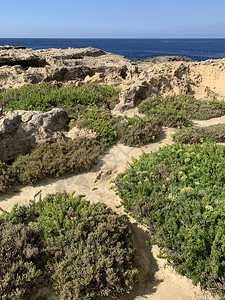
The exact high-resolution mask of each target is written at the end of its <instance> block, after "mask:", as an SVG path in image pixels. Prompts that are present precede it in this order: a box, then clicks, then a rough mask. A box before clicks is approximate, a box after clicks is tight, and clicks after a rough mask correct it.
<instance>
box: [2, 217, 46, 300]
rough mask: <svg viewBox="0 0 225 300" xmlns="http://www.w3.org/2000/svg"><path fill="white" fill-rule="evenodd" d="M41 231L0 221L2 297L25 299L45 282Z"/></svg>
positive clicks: (11, 299)
mask: <svg viewBox="0 0 225 300" xmlns="http://www.w3.org/2000/svg"><path fill="white" fill-rule="evenodd" d="M41 261H42V262H43V253H42V244H41V235H40V232H39V230H37V229H34V228H33V227H31V226H26V225H23V224H15V225H13V224H11V223H10V222H9V223H6V224H5V223H4V224H0V298H1V299H2V300H15V299H16V300H24V299H27V298H28V296H30V295H31V291H32V288H34V286H37V285H38V284H39V283H41V282H42V281H43V270H42V268H41V267H42V264H41V263H40V262H41Z"/></svg>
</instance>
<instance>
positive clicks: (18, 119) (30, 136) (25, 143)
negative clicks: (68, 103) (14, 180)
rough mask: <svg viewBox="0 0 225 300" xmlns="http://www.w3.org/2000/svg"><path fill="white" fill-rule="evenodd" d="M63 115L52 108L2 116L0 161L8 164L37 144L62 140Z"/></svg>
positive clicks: (65, 119)
mask: <svg viewBox="0 0 225 300" xmlns="http://www.w3.org/2000/svg"><path fill="white" fill-rule="evenodd" d="M68 120H69V118H68V116H67V113H66V112H65V111H64V110H63V109H59V108H54V109H52V110H51V111H49V112H46V113H41V112H35V111H22V110H18V111H15V112H7V113H4V114H3V115H2V116H1V118H0V140H1V143H0V156H1V157H0V160H1V161H2V162H9V161H12V160H14V159H15V158H16V157H17V156H19V155H24V154H27V153H28V152H29V151H30V150H31V149H33V148H35V146H36V145H37V144H38V143H43V142H60V141H65V140H66V139H67V137H66V136H65V135H64V134H63V132H62V130H63V129H64V128H65V126H66V124H67V123H68Z"/></svg>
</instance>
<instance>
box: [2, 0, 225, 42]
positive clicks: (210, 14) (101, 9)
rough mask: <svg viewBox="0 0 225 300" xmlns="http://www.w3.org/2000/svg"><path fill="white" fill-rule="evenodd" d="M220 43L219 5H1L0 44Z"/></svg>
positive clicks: (223, 34) (41, 1)
mask: <svg viewBox="0 0 225 300" xmlns="http://www.w3.org/2000/svg"><path fill="white" fill-rule="evenodd" d="M13 37H14V38H16V37H17V38H32V37H33V38H107V37H108V38H225V1H224V0H204V1H203V0H188V1H186V0H154V1H152V0H114V1H110V0H104V1H103V0H83V1H82V0H79V1H78V0H38V1H36V0H35V1H33V0H6V1H4V0H0V38H13Z"/></svg>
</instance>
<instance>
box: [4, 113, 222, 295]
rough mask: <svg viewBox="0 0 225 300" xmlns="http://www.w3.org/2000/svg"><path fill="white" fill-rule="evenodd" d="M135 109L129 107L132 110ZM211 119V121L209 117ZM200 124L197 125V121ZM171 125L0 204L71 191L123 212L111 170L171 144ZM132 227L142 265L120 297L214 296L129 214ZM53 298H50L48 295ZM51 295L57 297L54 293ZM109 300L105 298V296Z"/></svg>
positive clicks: (6, 206) (17, 192) (13, 193)
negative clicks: (171, 261) (171, 263)
mask: <svg viewBox="0 0 225 300" xmlns="http://www.w3.org/2000/svg"><path fill="white" fill-rule="evenodd" d="M135 112H136V111H135V110H134V111H132V114H133V113H135ZM129 115H131V114H129ZM212 120H213V121H212ZM212 120H208V121H200V122H198V124H196V125H198V126H208V125H211V124H210V122H213V124H218V123H225V117H222V118H217V119H212ZM199 124H201V125H199ZM172 133H174V129H171V128H163V130H162V134H161V136H160V138H158V139H157V140H156V141H155V142H154V143H151V144H149V145H147V146H143V147H127V146H124V145H121V144H117V145H115V146H113V147H112V148H110V149H109V150H108V151H107V152H106V153H105V154H104V155H103V156H102V157H101V158H100V161H99V163H98V164H97V165H96V166H95V167H94V168H93V169H92V170H91V171H89V172H86V173H82V174H79V175H72V176H65V177H62V178H60V179H54V180H53V179H48V180H44V181H43V182H40V183H38V184H36V185H34V186H27V187H19V186H17V187H15V188H14V190H12V191H11V192H10V193H8V194H7V195H2V196H1V197H0V207H2V208H3V209H6V210H10V209H11V208H12V207H13V205H14V204H16V203H19V204H20V205H22V204H27V203H28V202H29V200H30V199H34V196H35V194H36V193H37V192H39V191H41V194H42V196H43V197H44V196H45V195H46V194H49V193H56V192H64V191H66V192H68V193H70V192H72V191H74V190H75V191H76V193H77V194H85V195H86V196H87V199H89V200H90V201H91V202H92V203H94V202H103V203H105V204H107V205H108V206H109V207H111V208H112V209H113V210H114V211H116V212H117V213H119V214H124V212H123V209H122V208H121V207H120V208H118V205H119V204H120V199H119V197H117V196H116V195H115V193H114V192H113V191H112V190H111V189H109V187H110V183H109V181H110V179H111V178H113V177H114V176H115V174H114V171H115V170H117V171H118V172H122V171H124V170H125V167H126V162H128V161H130V160H131V158H132V157H136V158H138V157H139V156H140V155H141V153H142V151H145V152H147V153H148V152H151V151H157V150H158V149H159V148H160V147H162V146H164V145H166V144H172V143H173V141H172V138H171V134H172ZM129 219H130V222H131V226H132V228H133V231H134V242H135V245H136V248H137V251H138V254H139V257H140V265H141V266H142V269H143V272H142V280H141V281H140V283H139V284H137V285H136V286H135V287H134V289H133V291H132V292H131V294H130V295H126V296H124V297H122V298H118V300H119V299H123V300H193V299H198V300H213V299H214V300H215V299H219V297H213V296H211V295H210V294H209V293H208V292H203V291H201V289H200V287H194V286H193V285H192V283H191V281H190V280H189V279H188V278H186V277H183V276H180V275H178V274H176V273H175V271H174V270H173V269H172V268H171V267H168V266H166V261H165V260H164V259H159V258H158V257H157V255H158V254H159V248H158V247H157V246H152V247H151V248H150V246H148V245H146V241H147V240H149V235H148V231H147V230H146V228H144V227H143V226H141V225H139V224H137V223H136V222H135V220H134V219H133V218H129ZM49 299H53V298H49ZM54 299H57V298H56V297H54ZM107 300H109V299H107Z"/></svg>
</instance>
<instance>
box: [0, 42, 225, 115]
mask: <svg viewBox="0 0 225 300" xmlns="http://www.w3.org/2000/svg"><path fill="white" fill-rule="evenodd" d="M224 81H225V59H219V60H207V61H202V62H196V61H192V60H190V59H188V58H185V57H155V58H149V59H144V60H128V59H126V58H125V57H123V56H120V55H116V54H111V53H107V52H104V51H102V50H99V49H94V48H83V49H73V48H68V49H66V50H62V49H45V50H32V49H6V50H0V89H1V88H11V87H19V86H22V85H23V84H26V83H41V82H50V83H57V84H58V83H63V84H67V85H82V84H85V83H91V84H102V85H112V86H116V87H119V88H120V89H121V94H120V104H119V105H118V106H117V109H126V108H128V107H133V106H135V105H137V104H138V103H140V102H141V101H142V100H143V99H146V98H148V97H153V96H155V95H164V96H165V95H174V94H193V95H194V96H195V97H196V98H197V99H204V98H208V99H213V98H218V99H221V98H224V97H225V85H224Z"/></svg>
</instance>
